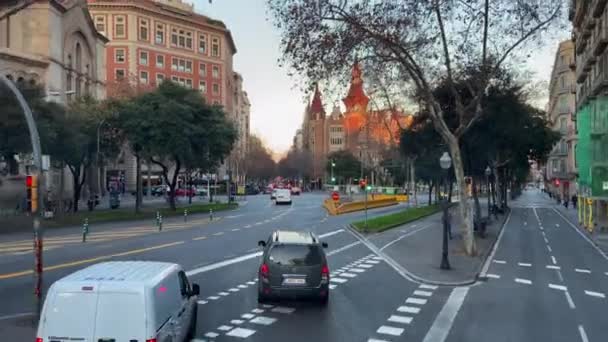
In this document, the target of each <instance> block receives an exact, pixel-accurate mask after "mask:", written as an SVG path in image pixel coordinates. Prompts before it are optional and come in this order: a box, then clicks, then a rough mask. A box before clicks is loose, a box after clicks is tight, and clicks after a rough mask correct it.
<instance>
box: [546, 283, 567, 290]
mask: <svg viewBox="0 0 608 342" xmlns="http://www.w3.org/2000/svg"><path fill="white" fill-rule="evenodd" d="M549 288H552V289H556V290H561V291H568V288H567V287H565V286H563V285H555V284H549Z"/></svg>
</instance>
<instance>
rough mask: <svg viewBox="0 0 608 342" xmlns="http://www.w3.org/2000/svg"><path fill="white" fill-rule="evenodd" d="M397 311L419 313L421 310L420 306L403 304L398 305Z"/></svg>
mask: <svg viewBox="0 0 608 342" xmlns="http://www.w3.org/2000/svg"><path fill="white" fill-rule="evenodd" d="M397 311H399V312H403V313H411V314H417V313H419V312H420V308H418V307H415V306H407V305H403V306H400V307H398V308H397Z"/></svg>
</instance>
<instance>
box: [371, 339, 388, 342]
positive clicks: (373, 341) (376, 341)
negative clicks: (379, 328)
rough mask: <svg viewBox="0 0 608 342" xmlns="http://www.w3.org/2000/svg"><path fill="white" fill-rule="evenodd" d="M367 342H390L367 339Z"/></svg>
mask: <svg viewBox="0 0 608 342" xmlns="http://www.w3.org/2000/svg"><path fill="white" fill-rule="evenodd" d="M367 342H390V341H386V340H377V339H375V338H368V339H367Z"/></svg>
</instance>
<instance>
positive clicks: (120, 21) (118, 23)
mask: <svg viewBox="0 0 608 342" xmlns="http://www.w3.org/2000/svg"><path fill="white" fill-rule="evenodd" d="M125 21H126V19H125V16H124V15H117V16H116V17H114V36H115V37H116V38H126V36H127V34H126V31H125V24H126V23H125Z"/></svg>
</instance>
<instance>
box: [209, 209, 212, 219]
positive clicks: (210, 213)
mask: <svg viewBox="0 0 608 342" xmlns="http://www.w3.org/2000/svg"><path fill="white" fill-rule="evenodd" d="M209 221H213V209H209Z"/></svg>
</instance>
